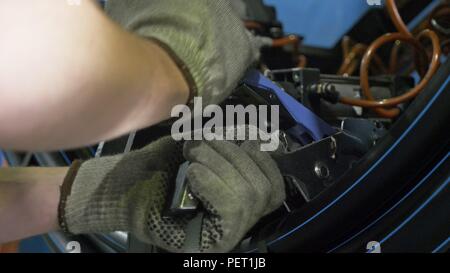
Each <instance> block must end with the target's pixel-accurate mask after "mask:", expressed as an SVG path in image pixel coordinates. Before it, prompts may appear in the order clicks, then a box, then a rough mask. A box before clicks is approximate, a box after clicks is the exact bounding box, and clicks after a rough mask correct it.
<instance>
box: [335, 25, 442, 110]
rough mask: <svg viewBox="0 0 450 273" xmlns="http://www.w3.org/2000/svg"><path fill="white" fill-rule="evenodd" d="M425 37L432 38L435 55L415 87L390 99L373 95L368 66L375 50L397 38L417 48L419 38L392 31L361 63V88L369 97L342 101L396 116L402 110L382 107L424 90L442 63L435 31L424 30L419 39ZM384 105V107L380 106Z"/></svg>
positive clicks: (406, 99)
mask: <svg viewBox="0 0 450 273" xmlns="http://www.w3.org/2000/svg"><path fill="white" fill-rule="evenodd" d="M424 37H427V38H429V39H430V40H431V42H432V44H433V55H432V59H431V65H430V67H429V69H428V71H427V73H426V75H425V77H424V78H423V79H422V81H421V82H420V83H419V84H418V85H417V86H416V87H414V88H413V89H411V90H410V91H409V92H407V93H405V94H403V95H401V96H398V97H395V98H390V99H385V100H381V101H375V100H374V97H373V96H372V92H371V91H370V86H369V73H368V68H369V66H370V63H371V61H372V58H373V54H374V52H375V51H376V50H377V49H378V48H380V47H381V46H383V45H384V44H386V43H389V42H393V41H396V40H401V41H403V42H407V43H411V44H412V45H413V46H415V47H416V48H417V45H416V43H417V40H416V39H414V38H411V37H408V36H405V35H404V34H401V33H390V34H386V35H384V36H382V37H380V38H378V39H377V40H376V41H375V42H374V43H373V44H372V45H371V46H370V47H369V49H368V50H367V52H366V54H365V55H364V58H363V61H362V64H361V88H362V92H363V95H364V96H365V97H366V98H367V100H364V99H354V98H347V97H341V98H340V102H341V103H344V104H350V105H354V106H361V107H365V108H374V111H376V112H377V114H379V115H380V116H382V117H385V118H394V117H396V116H397V115H398V114H399V113H400V111H399V110H398V109H382V108H386V107H392V106H396V105H398V104H400V103H403V102H406V101H408V100H411V99H412V98H414V97H415V96H417V94H418V93H419V92H420V91H422V90H423V89H424V88H425V86H426V85H427V84H428V82H429V81H430V80H431V78H432V76H433V75H434V74H435V73H436V71H437V69H438V68H439V65H440V61H439V59H440V55H441V47H440V43H439V38H438V36H437V35H436V33H435V32H434V31H431V30H428V29H427V30H424V31H423V32H421V33H420V34H419V35H418V37H417V39H418V40H419V39H422V38H424ZM380 107H382V108H380Z"/></svg>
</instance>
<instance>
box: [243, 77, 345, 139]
mask: <svg viewBox="0 0 450 273" xmlns="http://www.w3.org/2000/svg"><path fill="white" fill-rule="evenodd" d="M243 83H245V84H247V85H248V86H251V87H255V88H258V89H263V90H266V91H268V92H270V93H272V94H274V95H276V96H277V98H278V99H279V101H280V102H281V104H282V105H283V106H284V108H286V110H287V111H288V112H289V114H290V115H291V116H292V118H293V119H294V120H295V122H296V123H297V126H294V127H293V128H291V129H290V133H292V134H293V135H295V136H297V137H298V138H299V140H300V141H301V142H302V144H308V143H311V142H313V141H319V140H321V139H323V138H325V137H328V136H331V135H334V134H335V133H336V132H337V131H336V129H334V128H333V127H331V126H330V125H329V124H327V123H326V122H325V121H323V120H322V119H321V118H319V117H318V116H317V115H316V114H314V113H313V112H312V111H311V110H309V109H308V108H306V107H305V106H304V105H303V104H301V103H300V102H298V101H297V100H296V99H294V98H293V97H291V96H290V95H289V94H288V93H286V92H285V91H284V90H283V89H282V88H281V87H279V86H278V85H276V84H275V83H274V82H273V81H271V80H270V79H268V78H267V77H265V76H264V75H263V74H261V73H260V72H259V71H257V70H251V71H249V72H248V74H247V75H246V77H245V79H244V81H243ZM305 134H307V136H305ZM308 136H309V137H308Z"/></svg>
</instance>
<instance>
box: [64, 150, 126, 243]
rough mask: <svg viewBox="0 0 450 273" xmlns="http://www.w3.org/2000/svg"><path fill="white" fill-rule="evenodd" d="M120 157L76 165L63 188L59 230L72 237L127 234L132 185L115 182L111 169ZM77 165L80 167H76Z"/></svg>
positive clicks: (93, 160) (112, 169)
mask: <svg viewBox="0 0 450 273" xmlns="http://www.w3.org/2000/svg"><path fill="white" fill-rule="evenodd" d="M120 159H121V156H113V157H109V158H108V159H107V160H105V159H104V158H99V159H92V160H89V161H86V162H84V163H82V164H79V163H76V164H75V165H73V167H72V168H71V171H70V173H69V174H68V176H67V179H66V181H67V182H65V183H64V184H65V185H63V188H62V192H64V195H63V194H62V196H61V202H60V213H59V214H60V217H59V218H60V226H61V228H62V229H63V230H65V231H66V232H70V233H73V234H81V233H94V232H112V231H119V230H120V231H121V230H128V227H129V217H128V208H127V200H124V198H126V195H125V194H124V193H126V192H127V191H128V190H129V188H130V187H132V185H130V184H131V183H133V182H132V181H131V180H127V179H125V178H122V181H123V183H114V181H115V180H116V179H117V178H116V175H114V168H115V166H116V164H117V163H118V162H119V161H120ZM78 164H79V165H78Z"/></svg>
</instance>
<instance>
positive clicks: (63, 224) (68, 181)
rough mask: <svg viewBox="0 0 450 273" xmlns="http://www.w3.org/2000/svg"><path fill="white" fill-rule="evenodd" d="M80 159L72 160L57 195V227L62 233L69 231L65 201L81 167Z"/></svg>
mask: <svg viewBox="0 0 450 273" xmlns="http://www.w3.org/2000/svg"><path fill="white" fill-rule="evenodd" d="M81 163H82V162H81V161H79V160H76V161H74V162H72V165H71V166H70V168H69V171H68V172H67V174H66V177H65V178H64V181H63V184H62V185H61V187H60V195H59V204H58V223H59V227H60V228H61V230H62V231H63V232H64V233H70V232H69V229H68V228H67V221H66V216H65V215H66V203H67V197H68V196H69V195H70V193H71V191H72V185H73V182H74V180H75V177H76V176H77V173H78V170H79V169H80V167H81Z"/></svg>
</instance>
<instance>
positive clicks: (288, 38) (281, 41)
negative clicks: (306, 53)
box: [272, 35, 300, 47]
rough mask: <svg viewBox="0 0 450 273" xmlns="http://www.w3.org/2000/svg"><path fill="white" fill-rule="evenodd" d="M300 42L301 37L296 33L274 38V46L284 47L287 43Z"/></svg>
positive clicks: (294, 43) (296, 43) (295, 43)
mask: <svg viewBox="0 0 450 273" xmlns="http://www.w3.org/2000/svg"><path fill="white" fill-rule="evenodd" d="M299 43H300V38H299V37H298V36H296V35H289V36H286V37H283V38H279V39H274V40H273V44H272V46H273V47H283V46H287V45H298V44H299Z"/></svg>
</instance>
